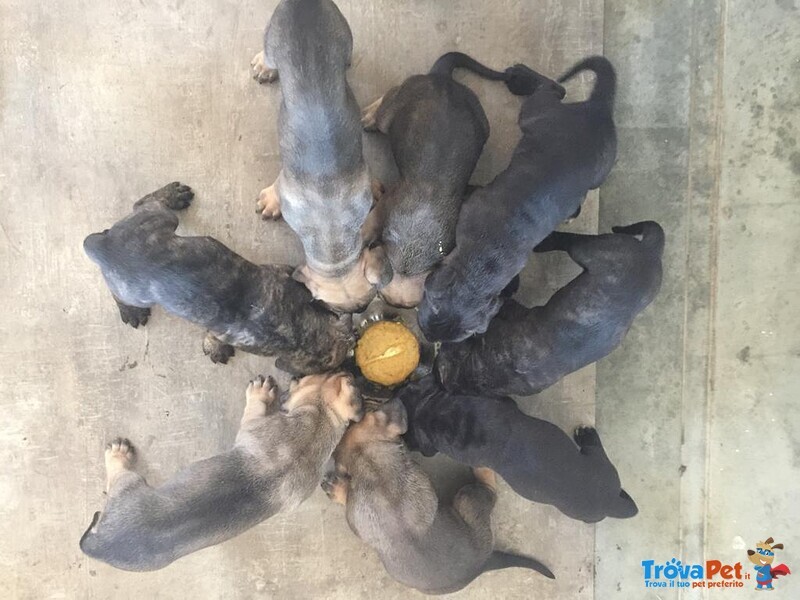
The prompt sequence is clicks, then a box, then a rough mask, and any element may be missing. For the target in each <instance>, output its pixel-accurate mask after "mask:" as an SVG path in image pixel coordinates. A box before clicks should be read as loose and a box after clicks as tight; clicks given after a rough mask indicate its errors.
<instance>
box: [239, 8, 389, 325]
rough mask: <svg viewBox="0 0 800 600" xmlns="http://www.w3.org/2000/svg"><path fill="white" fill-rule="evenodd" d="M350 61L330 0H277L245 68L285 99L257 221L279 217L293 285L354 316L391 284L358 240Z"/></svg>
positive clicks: (342, 24)
mask: <svg viewBox="0 0 800 600" xmlns="http://www.w3.org/2000/svg"><path fill="white" fill-rule="evenodd" d="M352 52H353V36H352V33H351V32H350V27H349V26H348V24H347V21H346V20H345V18H344V17H343V16H342V13H341V12H339V9H338V8H337V7H336V5H335V4H334V3H333V2H331V0H282V1H281V2H280V4H278V6H277V8H276V9H275V12H274V13H273V15H272V18H271V20H270V22H269V25H268V26H267V30H266V33H265V34H264V50H263V52H261V53H260V54H258V55H256V57H255V58H254V59H253V63H252V66H253V70H254V76H255V78H256V79H257V80H258V81H259V82H265V81H275V80H276V79H278V78H280V82H281V92H282V94H283V101H282V103H281V108H280V115H279V117H278V135H279V138H280V148H281V160H282V163H283V166H282V169H281V172H280V174H279V175H278V179H277V180H276V181H275V183H274V184H273V185H271V186H269V187H268V188H265V189H264V190H262V192H261V194H260V195H259V200H258V212H260V213H261V214H262V216H263V217H264V218H277V217H279V216H280V215H281V214H283V218H284V219H285V220H286V222H287V223H288V224H289V226H290V227H291V228H292V229H293V230H294V231H295V233H297V235H298V236H299V237H300V241H301V242H302V244H303V249H304V251H305V258H306V264H305V265H304V266H303V267H301V268H299V269H298V270H297V271H296V273H295V276H296V278H297V279H298V280H299V281H302V282H303V283H305V284H306V286H307V287H308V288H309V289H310V290H311V292H312V294H313V295H314V297H315V298H318V299H319V300H321V301H323V302H325V303H326V304H328V305H329V306H330V307H332V308H334V309H336V310H340V311H343V312H359V311H360V310H361V309H363V308H364V307H365V306H366V305H367V304H368V303H369V301H370V300H371V299H372V298H373V297H374V295H375V290H376V286H377V285H380V284H382V283H386V282H388V281H389V279H391V271H390V270H389V267H388V262H387V261H386V260H385V256H384V254H383V250H382V249H380V248H374V249H370V248H366V247H365V242H364V239H363V236H362V232H361V228H362V225H363V224H364V220H365V219H366V218H367V214H368V213H369V210H370V208H371V206H372V202H373V196H372V188H371V182H370V177H369V172H368V170H367V166H366V163H365V162H364V158H363V156H362V152H361V122H360V117H361V115H360V111H359V108H358V104H357V103H356V100H355V97H354V96H353V92H352V91H351V89H350V86H349V85H348V84H347V78H346V70H347V67H348V66H349V65H350V58H351V55H352Z"/></svg>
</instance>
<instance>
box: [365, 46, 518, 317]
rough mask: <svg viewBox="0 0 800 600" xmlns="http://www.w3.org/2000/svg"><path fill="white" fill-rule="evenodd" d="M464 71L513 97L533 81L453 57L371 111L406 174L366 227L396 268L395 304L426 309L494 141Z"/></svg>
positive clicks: (386, 295)
mask: <svg viewBox="0 0 800 600" xmlns="http://www.w3.org/2000/svg"><path fill="white" fill-rule="evenodd" d="M456 68H463V69H468V70H470V71H473V72H474V73H476V74H478V75H479V76H481V77H484V78H486V79H492V80H499V81H505V82H506V85H507V86H508V87H509V89H511V90H512V91H513V90H514V89H515V86H519V85H521V84H522V83H524V81H518V80H519V79H524V78H525V77H526V76H527V72H526V71H525V68H524V67H520V66H517V67H510V68H509V69H507V70H506V71H505V72H499V71H493V70H492V69H489V68H487V67H485V66H484V65H482V64H480V63H479V62H477V61H476V60H474V59H473V58H471V57H469V56H467V55H466V54H462V53H461V52H448V53H447V54H445V55H443V56H442V57H441V58H439V60H437V61H436V63H434V65H433V67H431V70H430V72H429V73H428V74H427V75H413V76H411V77H409V78H408V79H406V80H405V81H404V82H403V83H402V85H399V86H397V87H394V88H392V89H390V90H389V91H388V92H386V93H385V94H384V95H383V96H382V97H381V98H379V99H378V100H376V101H375V102H373V103H372V104H370V105H369V106H368V107H367V108H366V109H365V110H364V116H363V118H362V123H363V125H364V128H365V129H367V130H368V131H372V130H377V131H380V132H382V133H385V134H387V135H388V136H389V141H390V142H391V146H392V153H393V154H394V158H395V161H396V162H397V167H398V170H399V171H400V180H399V181H398V182H397V183H396V184H395V185H394V186H392V187H391V188H390V189H389V190H388V191H387V192H386V193H385V194H384V195H383V196H381V198H380V200H379V202H378V203H377V205H376V206H375V208H373V209H372V212H371V213H370V214H369V217H368V218H367V221H366V223H365V225H364V228H365V238H366V239H367V241H368V242H370V243H371V242H375V241H378V239H380V241H382V242H383V245H384V248H385V249H386V255H387V257H388V259H389V262H390V263H391V265H392V271H393V279H392V280H391V282H390V283H388V284H387V285H385V286H383V287H382V288H381V290H380V292H379V293H380V295H381V296H382V297H383V299H384V300H386V301H387V302H389V303H390V304H392V305H394V306H403V307H412V306H416V305H417V304H419V302H420V300H421V299H422V289H423V285H424V283H425V278H426V277H427V276H428V274H429V273H430V272H431V270H432V269H433V267H435V266H436V265H437V264H438V263H439V262H440V261H441V260H442V258H443V257H444V256H446V255H447V254H448V253H449V252H450V251H451V250H452V249H453V246H454V245H455V238H456V223H457V222H458V213H459V210H460V208H461V202H462V201H463V199H464V195H465V193H466V190H467V184H468V183H469V178H470V177H471V176H472V171H474V170H475V165H476V163H477V162H478V158H479V157H480V154H481V150H482V149H483V146H484V144H485V143H486V140H487V138H488V137H489V121H488V120H487V118H486V114H485V113H484V112H483V108H482V107H481V103H480V101H479V100H478V97H477V96H476V95H475V93H474V92H472V90H470V89H469V88H468V87H466V86H465V85H462V84H461V83H459V82H457V81H455V80H454V79H453V71H454V70H455V69H456ZM516 74H520V77H517V76H516Z"/></svg>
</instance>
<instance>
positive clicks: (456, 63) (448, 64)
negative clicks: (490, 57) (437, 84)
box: [430, 52, 507, 81]
mask: <svg viewBox="0 0 800 600" xmlns="http://www.w3.org/2000/svg"><path fill="white" fill-rule="evenodd" d="M456 69H467V70H468V71H472V72H473V73H475V74H476V75H479V76H480V77H483V78H484V79H491V80H492V81H506V78H507V76H506V74H505V73H501V72H500V71H495V70H493V69H490V68H489V67H487V66H486V65H482V64H481V63H479V62H478V61H477V60H475V59H474V58H472V57H471V56H467V55H466V54H464V53H463V52H448V53H447V54H444V55H442V56H441V57H440V58H439V60H437V61H436V62H435V63H433V66H432V67H431V71H430V72H431V74H432V75H447V76H448V77H452V75H453V71H455V70H456Z"/></svg>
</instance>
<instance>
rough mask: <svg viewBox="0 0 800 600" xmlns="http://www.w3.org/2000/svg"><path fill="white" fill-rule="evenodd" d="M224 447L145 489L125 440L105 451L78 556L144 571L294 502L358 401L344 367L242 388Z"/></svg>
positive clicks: (310, 485)
mask: <svg viewBox="0 0 800 600" xmlns="http://www.w3.org/2000/svg"><path fill="white" fill-rule="evenodd" d="M246 398H247V404H246V405H245V408H244V415H243V416H242V424H241V427H240V429H239V434H238V435H237V436H236V442H235V444H234V447H233V449H232V450H230V451H228V452H225V453H224V454H219V455H217V456H212V457H211V458H207V459H205V460H200V461H197V462H194V463H192V464H191V465H189V466H188V467H186V468H185V469H183V470H182V471H180V472H179V473H178V474H177V475H175V476H174V477H172V478H171V479H169V480H168V481H167V482H166V483H164V484H163V485H161V486H159V487H157V488H152V487H150V486H149V485H148V484H147V482H146V481H145V480H144V478H143V477H142V476H141V475H139V474H138V473H136V471H135V470H134V461H135V458H136V455H135V453H134V449H133V446H132V445H131V443H130V442H129V441H128V440H126V439H121V438H118V439H116V440H114V441H113V442H112V443H110V444H109V445H108V446H107V448H106V477H107V479H106V491H107V493H108V502H107V503H106V507H105V510H104V511H103V512H102V513H100V512H97V513H95V515H94V518H93V519H92V523H91V525H90V526H89V529H87V531H86V533H84V534H83V537H82V538H81V541H80V546H81V550H83V552H84V553H86V554H87V555H89V556H91V557H92V558H96V559H98V560H102V561H104V562H107V563H109V564H110V565H113V566H115V567H117V568H120V569H126V570H128V571H152V570H155V569H161V568H162V567H165V566H167V565H168V564H170V563H171V562H172V561H174V560H176V559H178V558H180V557H182V556H185V555H186V554H189V553H190V552H195V551H196V550H200V549H201V548H205V547H207V546H211V545H214V544H219V543H220V542H224V541H225V540H229V539H231V538H232V537H234V536H236V535H239V534H240V533H242V532H243V531H245V530H247V529H249V528H250V527H253V526H254V525H257V524H258V523H260V522H261V521H263V520H264V519H267V518H269V517H271V516H272V515H274V514H276V513H278V512H281V511H284V510H292V509H293V508H296V507H297V506H298V505H299V504H300V503H301V502H303V501H304V500H305V499H306V498H308V497H309V496H310V495H311V494H312V492H313V491H314V489H315V488H316V486H317V485H318V484H319V482H320V480H321V479H322V475H323V470H324V468H325V464H326V462H327V461H328V459H329V458H330V456H331V453H332V452H333V450H334V448H335V447H336V445H337V444H338V443H339V440H340V439H341V437H342V435H343V434H344V432H345V429H346V428H347V425H348V423H349V422H350V421H358V420H360V419H361V416H362V406H361V397H360V394H359V393H358V391H357V390H356V388H355V387H354V386H353V382H352V377H351V376H350V375H348V374H345V373H338V374H334V375H312V376H310V377H304V378H303V379H301V380H300V381H299V382H297V383H293V384H292V386H290V388H289V391H288V392H287V393H284V394H282V395H281V396H280V398H279V397H278V389H277V386H276V385H275V382H274V381H273V379H272V378H271V377H270V378H268V379H267V380H266V381H265V380H264V378H263V377H261V376H259V377H257V378H256V379H255V380H253V381H251V382H250V385H248V386H247V393H246Z"/></svg>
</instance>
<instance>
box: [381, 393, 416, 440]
mask: <svg viewBox="0 0 800 600" xmlns="http://www.w3.org/2000/svg"><path fill="white" fill-rule="evenodd" d="M377 412H378V413H380V415H381V417H382V420H383V421H384V423H385V425H386V430H387V431H388V432H389V434H390V435H392V436H394V437H400V436H401V435H403V434H404V433H405V432H406V431H407V430H408V414H407V413H406V407H405V406H403V403H402V402H401V401H400V399H398V398H394V399H392V400H390V401H389V402H386V403H385V404H384V405H383V406H381V407H380V408H379V409H378V410H377Z"/></svg>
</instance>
